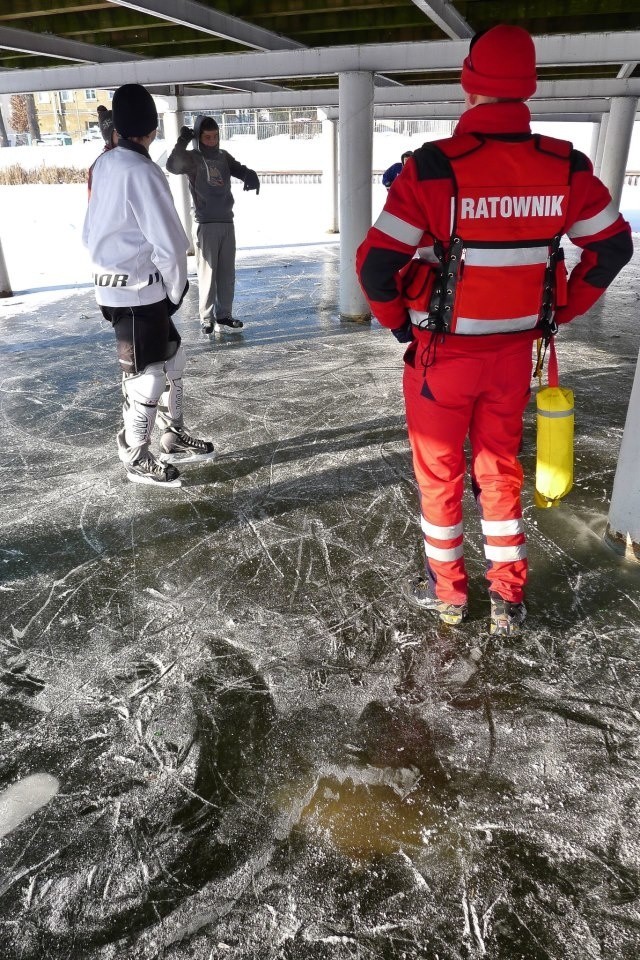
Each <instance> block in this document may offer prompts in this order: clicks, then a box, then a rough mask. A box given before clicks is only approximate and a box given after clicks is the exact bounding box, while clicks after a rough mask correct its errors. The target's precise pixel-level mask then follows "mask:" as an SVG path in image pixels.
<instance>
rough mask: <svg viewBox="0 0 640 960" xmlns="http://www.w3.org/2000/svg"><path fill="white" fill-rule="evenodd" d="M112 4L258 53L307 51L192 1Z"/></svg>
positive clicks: (386, 81)
mask: <svg viewBox="0 0 640 960" xmlns="http://www.w3.org/2000/svg"><path fill="white" fill-rule="evenodd" d="M109 3H114V4H117V5H118V6H119V7H129V8H130V9H131V10H137V11H139V12H142V13H148V14H149V15H150V16H154V17H159V18H160V19H163V20H169V21H170V22H171V23H179V24H181V25H182V26H185V27H189V28H191V29H193V30H200V31H201V32H203V33H212V34H214V35H215V36H218V37H224V39H226V40H232V41H233V42H235V43H244V44H246V46H250V47H255V48H256V49H258V50H294V49H296V50H298V49H299V50H303V49H306V47H305V45H304V44H303V43H298V42H297V41H296V40H291V39H290V38H289V37H284V36H282V35H281V34H279V33H273V32H272V31H270V30H264V29H262V28H261V27H256V26H254V25H253V24H249V23H247V22H246V21H244V20H240V19H239V18H238V17H232V16H230V15H228V14H225V13H221V12H220V11H218V10H211V8H210V7H205V6H203V5H202V4H201V3H195V2H193V0H146V2H144V3H138V2H130V0H109ZM374 82H375V84H376V86H378V87H392V86H396V85H397V82H398V81H397V80H391V79H390V78H389V77H385V76H382V75H380V74H378V75H376V77H375V81H374Z"/></svg>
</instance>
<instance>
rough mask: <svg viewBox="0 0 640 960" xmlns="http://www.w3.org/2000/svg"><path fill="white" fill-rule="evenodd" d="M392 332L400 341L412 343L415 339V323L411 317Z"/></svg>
mask: <svg viewBox="0 0 640 960" xmlns="http://www.w3.org/2000/svg"><path fill="white" fill-rule="evenodd" d="M391 333H392V334H393V335H394V337H395V338H396V340H397V341H398V343H411V341H412V340H413V324H412V323H411V320H410V319H409V317H407V319H406V320H405V322H404V323H403V324H402V326H401V327H396V328H395V330H392V331H391Z"/></svg>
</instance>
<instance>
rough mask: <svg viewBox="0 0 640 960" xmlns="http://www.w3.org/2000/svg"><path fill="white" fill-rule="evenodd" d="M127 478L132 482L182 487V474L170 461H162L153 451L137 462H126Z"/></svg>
mask: <svg viewBox="0 0 640 960" xmlns="http://www.w3.org/2000/svg"><path fill="white" fill-rule="evenodd" d="M125 466H126V468H127V478H128V479H129V480H130V481H131V482H132V483H148V484H154V485H155V486H158V487H181V486H182V481H181V479H180V474H179V472H178V471H177V470H176V468H175V467H173V466H171V464H169V463H161V462H160V460H158V459H157V458H156V457H154V456H153V454H152V453H147V454H146V456H144V457H142V458H141V459H140V460H137V461H136V463H127V464H125Z"/></svg>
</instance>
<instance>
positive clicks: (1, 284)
mask: <svg viewBox="0 0 640 960" xmlns="http://www.w3.org/2000/svg"><path fill="white" fill-rule="evenodd" d="M12 296H13V290H12V289H11V283H10V281H9V274H8V272H7V264H6V263H5V259H4V253H3V252H2V243H0V297H12Z"/></svg>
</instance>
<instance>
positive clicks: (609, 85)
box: [171, 78, 640, 113]
mask: <svg viewBox="0 0 640 960" xmlns="http://www.w3.org/2000/svg"><path fill="white" fill-rule="evenodd" d="M621 96H626V97H637V96H640V78H635V79H633V80H606V79H596V80H548V81H543V82H542V83H540V84H538V91H537V93H536V95H535V97H533V98H532V100H530V101H529V107H530V109H531V111H532V113H534V112H536V111H538V110H540V111H542V112H547V111H552V110H554V109H555V110H557V111H558V112H561V111H562V110H565V111H569V112H571V111H574V110H575V111H578V112H580V111H582V109H583V107H582V106H581V105H580V104H581V98H582V99H585V100H587V101H588V102H590V103H591V104H592V107H591V109H592V110H595V109H596V108H595V107H594V106H593V102H594V101H595V100H596V99H598V109H600V108H602V112H604V113H606V112H607V111H608V109H609V106H608V101H607V100H606V99H605V98H607V97H621ZM463 99H464V98H463V93H462V88H461V87H460V84H458V83H447V84H416V85H414V86H410V87H393V88H385V89H379V90H376V95H375V101H376V105H378V106H393V105H401V106H404V105H407V104H410V105H414V106H415V107H416V109H417V110H418V111H419V110H423V109H424V106H423V105H424V104H431V103H452V104H462V101H463ZM337 105H338V90H337V89H336V88H330V89H324V90H282V91H278V92H276V93H263V94H254V95H243V94H233V93H211V94H199V95H196V96H187V95H186V94H185V95H183V96H182V97H181V98H180V105H179V107H178V106H174V107H172V108H171V109H181V110H190V111H192V112H193V111H194V110H218V111H220V110H244V109H251V108H253V107H264V108H266V109H272V110H273V109H277V108H278V107H336V106H337Z"/></svg>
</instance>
